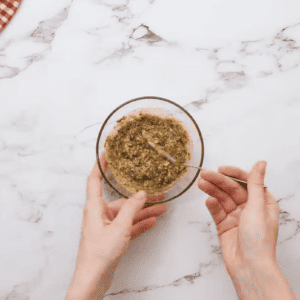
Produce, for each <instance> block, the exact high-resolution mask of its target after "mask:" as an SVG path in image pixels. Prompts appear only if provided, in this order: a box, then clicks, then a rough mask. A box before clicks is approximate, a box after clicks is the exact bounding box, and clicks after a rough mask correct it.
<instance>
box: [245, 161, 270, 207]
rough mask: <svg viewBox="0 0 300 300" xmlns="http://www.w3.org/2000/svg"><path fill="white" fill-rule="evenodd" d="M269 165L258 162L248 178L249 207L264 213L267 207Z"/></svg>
mask: <svg viewBox="0 0 300 300" xmlns="http://www.w3.org/2000/svg"><path fill="white" fill-rule="evenodd" d="M266 167H267V163H266V162H265V161H263V160H262V161H258V162H257V163H256V164H255V165H254V166H253V167H252V169H251V171H250V174H249V177H248V182H247V184H248V202H247V207H249V208H253V209H255V210H256V211H257V212H263V210H264V206H265V188H264V180H265V174H266Z"/></svg>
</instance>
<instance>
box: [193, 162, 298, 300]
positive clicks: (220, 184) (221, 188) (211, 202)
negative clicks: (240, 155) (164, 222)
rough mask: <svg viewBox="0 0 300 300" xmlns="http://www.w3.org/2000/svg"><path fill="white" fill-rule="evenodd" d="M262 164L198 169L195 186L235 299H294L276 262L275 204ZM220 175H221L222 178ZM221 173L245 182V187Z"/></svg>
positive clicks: (277, 211) (277, 210) (276, 228)
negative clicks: (203, 199)
mask: <svg viewBox="0 0 300 300" xmlns="http://www.w3.org/2000/svg"><path fill="white" fill-rule="evenodd" d="M265 173H266V162H264V161H259V162H257V163H256V164H255V165H254V166H253V168H252V170H251V171H250V172H246V171H244V170H242V169H240V168H236V167H231V166H224V167H220V168H219V169H218V172H215V171H209V170H203V171H201V173H200V177H199V180H198V187H199V188H200V189H201V190H203V191H204V192H205V193H207V194H209V195H210V197H209V198H208V199H207V200H206V206H207V208H208V209H209V211H210V213H211V215H212V217H213V220H214V222H215V224H216V226H217V230H218V236H219V241H220V246H221V250H222V255H223V259H224V263H225V266H226V269H227V271H228V273H229V275H230V277H231V279H232V281H233V284H234V286H235V288H236V291H237V294H238V296H239V298H240V299H251V300H252V299H259V300H261V299H272V300H276V299H282V300H283V299H284V300H289V299H296V296H295V294H294V293H293V292H292V290H291V289H290V287H289V285H288V283H287V281H286V279H285V277H284V275H283V273H282V272H281V270H280V268H279V266H278V264H277V262H276V243H277V237H278V227H279V206H278V203H277V201H276V198H275V196H274V195H273V194H272V193H271V192H270V191H269V190H268V189H265V188H264V177H265ZM225 175H226V176H225ZM227 176H231V177H235V178H237V179H240V180H243V181H247V185H248V189H247V190H246V189H245V188H243V187H241V186H240V185H239V184H238V183H237V182H235V181H233V180H232V179H230V178H228V177H227Z"/></svg>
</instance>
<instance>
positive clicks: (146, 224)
mask: <svg viewBox="0 0 300 300" xmlns="http://www.w3.org/2000/svg"><path fill="white" fill-rule="evenodd" d="M156 223H157V220H156V218H155V217H152V218H149V219H146V220H143V221H141V222H138V223H137V224H135V225H133V227H132V230H131V239H135V238H136V237H138V236H139V235H140V234H141V233H143V232H145V231H146V230H149V229H150V228H152V227H153V226H155V224H156Z"/></svg>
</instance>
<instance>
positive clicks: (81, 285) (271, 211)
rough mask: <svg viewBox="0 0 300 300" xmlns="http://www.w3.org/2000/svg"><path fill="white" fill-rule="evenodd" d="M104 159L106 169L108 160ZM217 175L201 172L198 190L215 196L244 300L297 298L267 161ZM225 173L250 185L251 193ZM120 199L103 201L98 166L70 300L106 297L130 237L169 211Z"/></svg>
mask: <svg viewBox="0 0 300 300" xmlns="http://www.w3.org/2000/svg"><path fill="white" fill-rule="evenodd" d="M100 160H101V165H102V166H103V167H104V168H105V164H106V162H105V159H104V156H101V159H100ZM218 171H219V172H214V171H208V170H203V171H201V173H200V176H201V177H200V178H199V180H198V187H199V188H200V189H202V190H203V191H204V192H206V193H207V194H209V195H210V196H211V197H209V198H208V199H207V201H206V205H207V207H208V209H209V211H210V212H211V214H212V217H213V219H214V221H215V223H216V225H217V228H218V235H219V240H220V245H221V249H222V254H223V258H224V262H225V266H226V268H227V271H228V273H229V275H230V277H231V279H232V281H233V284H234V286H235V288H236V291H237V294H238V296H239V298H240V299H244V300H245V299H247V300H248V299H249V300H250V299H251V300H254V299H259V300H265V299H274V300H277V299H282V300H283V299H284V300H290V299H293V300H294V299H296V296H295V294H294V293H293V292H292V290H291V289H290V287H289V285H288V283H287V281H286V279H285V278H284V275H283V274H282V272H281V270H280V268H279V266H278V264H277V262H276V243H277V236H278V224H279V207H278V204H277V202H276V199H275V197H274V195H273V194H272V193H271V192H270V191H269V190H268V189H266V190H265V189H264V176H265V163H264V162H258V163H256V164H255V165H254V167H253V168H252V170H251V172H250V173H248V172H246V171H244V170H241V169H239V168H236V167H229V166H225V167H220V168H219V170H218ZM225 175H228V176H232V177H236V178H238V179H241V180H244V181H247V182H248V191H247V190H245V189H244V188H242V187H241V186H240V185H239V184H237V183H236V182H235V181H233V180H231V179H230V178H228V177H227V176H225ZM138 196H142V197H141V199H140V200H138V199H137V198H138ZM118 201H119V202H117V201H116V202H113V203H116V204H115V205H116V206H115V207H113V206H111V205H114V204H113V203H107V202H106V201H104V200H103V198H102V185H101V174H100V172H99V169H98V167H97V165H95V166H94V168H93V170H92V172H91V174H90V176H89V179H88V184H87V202H86V206H85V209H84V217H83V229H82V238H81V242H80V248H79V252H78V258H77V265H76V269H75V274H74V278H73V280H72V283H71V286H70V290H69V292H68V295H67V298H66V299H67V300H70V299H72V300H75V299H103V295H104V294H105V292H106V291H107V290H108V289H109V287H110V286H111V283H112V280H113V275H114V272H115V269H116V267H117V265H118V263H119V262H120V260H121V256H122V254H123V253H124V252H125V250H126V248H127V247H128V244H129V241H130V238H134V237H135V236H136V235H137V234H139V233H141V232H142V231H144V230H145V229H148V228H151V227H152V226H153V225H154V224H155V220H154V218H153V215H160V214H162V213H163V212H164V211H165V206H161V205H157V206H154V207H151V208H143V207H144V203H145V201H146V198H145V197H144V198H143V192H142V193H141V192H140V193H138V195H137V194H135V195H134V197H132V198H131V199H128V200H125V199H120V200H118ZM159 207H160V208H159ZM158 208H159V209H158ZM150 209H152V211H150ZM156 209H158V211H156ZM142 219H144V220H143V221H141V220H142Z"/></svg>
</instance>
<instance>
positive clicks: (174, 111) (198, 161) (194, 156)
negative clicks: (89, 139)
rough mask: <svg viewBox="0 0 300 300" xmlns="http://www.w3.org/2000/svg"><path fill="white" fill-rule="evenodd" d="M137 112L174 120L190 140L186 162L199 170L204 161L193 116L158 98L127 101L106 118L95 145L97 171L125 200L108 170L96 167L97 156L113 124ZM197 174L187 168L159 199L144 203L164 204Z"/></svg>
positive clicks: (184, 188)
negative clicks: (188, 158) (183, 129)
mask: <svg viewBox="0 0 300 300" xmlns="http://www.w3.org/2000/svg"><path fill="white" fill-rule="evenodd" d="M139 111H143V112H148V113H154V114H157V115H160V116H166V117H174V118H176V119H177V120H178V121H179V122H181V124H182V125H183V126H184V128H185V129H186V130H187V132H188V133H189V137H190V140H191V147H190V151H191V160H190V161H188V162H186V163H187V164H190V165H192V166H199V167H202V164H203V159H204V143H203V138H202V135H201V132H200V129H199V127H198V125H197V123H196V121H195V120H194V119H193V117H192V116H191V115H190V114H189V113H188V112H187V111H186V110H185V109H184V108H183V107H181V106H180V105H178V104H177V103H175V102H173V101H171V100H168V99H164V98H160V97H151V96H149V97H140V98H135V99H132V100H129V101H127V102H125V103H123V104H122V105H120V106H119V107H117V108H116V109H115V110H113V111H112V112H111V113H110V115H109V116H108V117H107V118H106V120H105V121H104V123H103V125H102V127H101V129H100V132H99V135H98V139H97V145H96V154H97V161H98V166H99V169H100V172H101V173H102V176H103V178H104V179H105V180H106V182H107V183H108V184H109V186H110V187H111V188H113V189H114V190H115V191H116V192H117V193H118V194H119V195H120V196H121V197H122V198H129V197H130V196H131V195H132V193H131V192H129V191H127V190H126V188H125V187H124V186H122V185H121V184H119V183H118V182H117V181H116V180H115V178H114V176H113V174H112V172H111V170H110V168H109V167H108V168H107V169H106V170H105V171H104V170H103V169H102V167H101V164H100V154H101V153H103V152H105V148H104V143H105V140H106V137H107V136H109V135H111V134H112V132H115V126H116V124H117V121H118V120H119V119H121V118H122V117H123V116H127V115H131V114H135V113H137V112H139ZM199 172H200V170H198V169H195V168H188V170H187V172H186V173H185V175H184V176H183V177H182V178H180V179H179V180H178V181H176V183H175V184H174V185H172V186H171V187H169V188H166V189H165V191H164V192H163V195H164V199H163V200H161V201H147V202H146V205H154V204H160V203H165V202H168V201H171V200H173V199H175V198H177V197H179V196H181V195H182V194H183V193H185V192H186V191H187V190H188V189H189V188H190V187H191V186H192V185H193V183H194V182H195V180H196V179H197V177H198V175H199Z"/></svg>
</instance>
